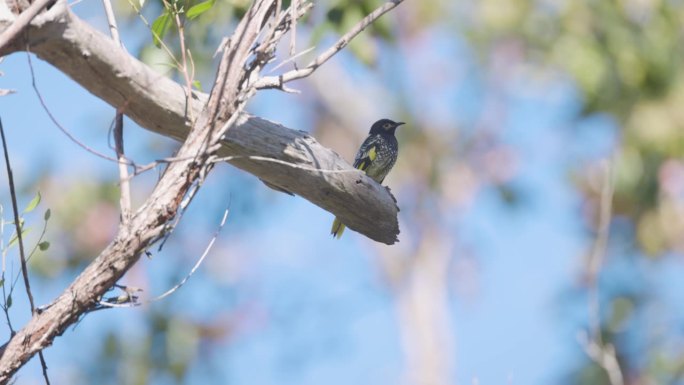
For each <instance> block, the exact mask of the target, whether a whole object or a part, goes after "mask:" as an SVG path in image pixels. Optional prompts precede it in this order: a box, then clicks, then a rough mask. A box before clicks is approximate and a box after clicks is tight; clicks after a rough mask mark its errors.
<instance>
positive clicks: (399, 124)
mask: <svg viewBox="0 0 684 385" xmlns="http://www.w3.org/2000/svg"><path fill="white" fill-rule="evenodd" d="M402 124H406V123H404V122H397V123H396V125H395V126H396V127H399V126H401V125H402Z"/></svg>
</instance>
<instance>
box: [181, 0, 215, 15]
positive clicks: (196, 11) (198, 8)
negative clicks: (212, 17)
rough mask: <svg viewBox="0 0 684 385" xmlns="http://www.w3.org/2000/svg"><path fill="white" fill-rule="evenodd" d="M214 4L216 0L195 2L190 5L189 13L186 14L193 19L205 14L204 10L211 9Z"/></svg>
mask: <svg viewBox="0 0 684 385" xmlns="http://www.w3.org/2000/svg"><path fill="white" fill-rule="evenodd" d="M213 6H214V0H207V1H203V2H201V3H199V4H195V5H193V6H192V7H190V9H188V13H187V14H186V16H187V17H188V19H190V20H192V19H194V18H196V17H197V16H199V15H201V14H203V13H204V12H206V11H208V10H210V9H211V7H213Z"/></svg>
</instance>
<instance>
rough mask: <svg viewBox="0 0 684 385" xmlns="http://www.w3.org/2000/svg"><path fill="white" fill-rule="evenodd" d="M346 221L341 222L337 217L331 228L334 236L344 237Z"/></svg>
mask: <svg viewBox="0 0 684 385" xmlns="http://www.w3.org/2000/svg"><path fill="white" fill-rule="evenodd" d="M345 227H346V226H345V225H344V223H342V222H340V220H339V219H337V217H336V218H335V220H334V221H333V225H332V229H330V234H332V236H333V237H335V238H337V239H340V238H341V237H342V233H344V229H345Z"/></svg>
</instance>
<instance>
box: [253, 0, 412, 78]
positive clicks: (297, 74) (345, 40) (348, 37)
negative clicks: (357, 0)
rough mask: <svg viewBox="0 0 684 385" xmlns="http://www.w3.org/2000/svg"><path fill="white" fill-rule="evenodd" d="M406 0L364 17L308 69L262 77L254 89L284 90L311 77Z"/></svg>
mask: <svg viewBox="0 0 684 385" xmlns="http://www.w3.org/2000/svg"><path fill="white" fill-rule="evenodd" d="M403 1H404V0H391V1H389V2H387V3H385V4H384V5H382V6H380V7H379V8H377V9H376V10H374V11H373V12H371V13H370V14H369V15H368V16H366V17H364V18H363V19H361V21H359V22H358V23H357V24H356V25H355V26H354V27H353V28H352V29H350V30H349V31H348V32H347V33H345V34H344V35H343V36H342V37H341V38H340V39H339V40H338V41H337V43H335V44H334V45H333V46H331V47H330V48H328V49H327V50H326V51H325V52H323V53H322V54H320V55H319V56H318V57H317V58H316V59H314V60H313V61H312V62H311V63H309V64H308V65H307V66H306V67H304V68H302V69H295V70H292V71H289V72H286V73H284V74H282V75H278V76H266V77H262V78H260V79H259V80H257V82H256V83H255V85H254V87H255V88H257V89H265V88H283V86H284V85H285V83H288V82H291V81H293V80H296V79H301V78H305V77H307V76H309V75H311V74H312V73H313V72H314V71H315V70H316V69H317V68H318V67H320V66H321V65H322V64H323V63H325V62H326V61H328V60H329V59H330V58H331V57H333V56H334V55H335V54H336V53H338V52H340V51H341V50H342V49H343V48H344V47H346V46H347V45H348V44H349V42H351V41H352V39H354V38H355V37H356V36H357V35H358V34H359V33H361V31H363V30H364V29H366V27H368V26H369V25H370V24H371V23H373V22H374V21H375V20H377V19H378V18H379V17H380V16H382V15H384V14H385V13H387V12H389V11H390V10H392V9H393V8H395V7H396V6H397V5H399V4H401V3H402V2H403Z"/></svg>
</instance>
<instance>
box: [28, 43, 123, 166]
mask: <svg viewBox="0 0 684 385" xmlns="http://www.w3.org/2000/svg"><path fill="white" fill-rule="evenodd" d="M26 58H27V59H28V65H29V72H31V85H32V86H33V90H34V91H35V92H36V96H38V101H39V102H40V105H41V106H42V107H43V110H45V112H46V113H47V114H48V117H49V118H50V120H52V123H54V125H55V126H57V128H59V130H60V131H62V133H63V134H64V135H66V136H67V138H69V139H71V141H72V142H74V143H75V144H76V145H77V146H79V147H81V148H82V149H84V150H86V151H88V152H89V153H91V154H93V155H95V156H97V157H99V158H102V159H105V160H109V161H111V162H116V163H118V162H119V161H118V159H115V158H112V157H111V156H107V155H105V154H103V153H101V152H98V151H96V150H94V149H93V148H91V147H88V146H87V145H86V144H85V143H83V142H81V141H79V140H78V139H76V137H75V136H74V135H73V134H72V133H71V132H69V130H67V129H66V127H64V126H62V125H61V124H60V123H59V122H58V121H57V118H56V117H55V116H54V115H53V114H52V112H51V111H50V109H49V108H48V106H47V104H46V103H45V100H44V99H43V95H42V94H41V93H40V90H39V89H38V85H37V84H36V74H35V72H34V71H33V62H32V61H31V51H30V49H29V47H28V45H27V46H26Z"/></svg>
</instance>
